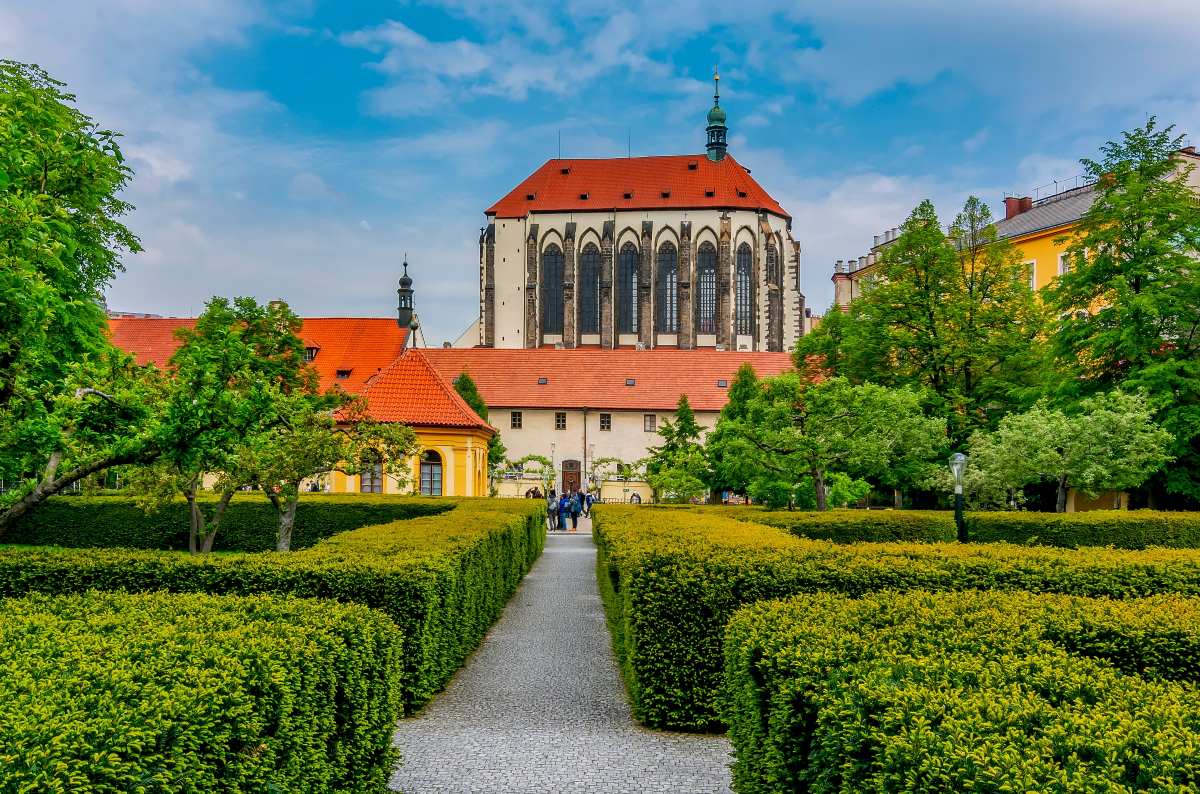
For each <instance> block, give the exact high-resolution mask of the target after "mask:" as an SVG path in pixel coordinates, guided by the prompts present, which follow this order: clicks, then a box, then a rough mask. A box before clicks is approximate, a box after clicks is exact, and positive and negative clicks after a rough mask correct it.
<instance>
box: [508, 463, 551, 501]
mask: <svg viewBox="0 0 1200 794" xmlns="http://www.w3.org/2000/svg"><path fill="white" fill-rule="evenodd" d="M513 465H515V466H516V467H517V468H519V469H520V470H521V472H522V473H523V474H525V475H526V476H532V477H536V478H538V480H539V481H540V482H541V484H542V491H543V492H544V493H546V494H549V493H550V491H551V489H553V488H554V482H555V480H557V479H558V473H557V472H555V471H554V461H552V460H550V458H547V457H546V456H545V455H526V456H525V457H523V458H521V459H520V460H517V461H514V463H513Z"/></svg>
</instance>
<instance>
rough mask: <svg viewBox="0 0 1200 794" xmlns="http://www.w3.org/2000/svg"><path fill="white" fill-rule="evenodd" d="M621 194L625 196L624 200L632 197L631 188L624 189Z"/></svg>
mask: <svg viewBox="0 0 1200 794" xmlns="http://www.w3.org/2000/svg"><path fill="white" fill-rule="evenodd" d="M623 195H624V196H625V200H626V201H628V200H629V199H631V198H633V191H632V190H626V191H625V193H624V194H623Z"/></svg>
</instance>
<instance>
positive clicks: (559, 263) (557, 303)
mask: <svg viewBox="0 0 1200 794" xmlns="http://www.w3.org/2000/svg"><path fill="white" fill-rule="evenodd" d="M562 330H563V253H562V249H561V248H559V247H558V246H557V245H554V244H553V243H551V244H550V246H549V247H547V248H546V250H545V251H543V252H542V333H544V334H561V333H562Z"/></svg>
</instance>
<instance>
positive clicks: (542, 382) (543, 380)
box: [538, 378, 550, 386]
mask: <svg viewBox="0 0 1200 794" xmlns="http://www.w3.org/2000/svg"><path fill="white" fill-rule="evenodd" d="M549 382H550V379H549V378H538V385H539V386H545V385H546V384H547V383H549Z"/></svg>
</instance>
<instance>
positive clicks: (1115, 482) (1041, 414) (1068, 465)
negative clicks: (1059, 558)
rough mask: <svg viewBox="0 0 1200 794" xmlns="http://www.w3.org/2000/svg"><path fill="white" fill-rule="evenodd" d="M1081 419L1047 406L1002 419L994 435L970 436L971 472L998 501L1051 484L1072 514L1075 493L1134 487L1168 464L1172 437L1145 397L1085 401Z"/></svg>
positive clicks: (1059, 501)
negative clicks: (1014, 492) (1003, 496)
mask: <svg viewBox="0 0 1200 794" xmlns="http://www.w3.org/2000/svg"><path fill="white" fill-rule="evenodd" d="M1079 408H1080V411H1079V413H1076V414H1066V413H1063V412H1062V411H1059V410H1056V409H1054V408H1051V407H1050V406H1048V405H1047V404H1046V403H1044V402H1041V403H1038V404H1037V405H1035V406H1034V407H1033V408H1031V409H1029V410H1028V411H1025V412H1023V413H1019V414H1010V415H1008V416H1006V417H1004V418H1003V419H1001V420H1000V424H999V427H997V429H996V430H995V431H993V432H978V433H976V434H975V435H973V436H972V437H971V442H970V465H969V467H968V468H969V469H975V470H976V471H978V472H979V473H980V475H981V479H982V482H981V483H980V484H979V487H981V488H988V487H990V489H991V494H993V499H994V495H995V494H997V493H1000V492H1006V491H1011V490H1014V489H1019V488H1022V487H1024V486H1026V485H1029V484H1030V483H1035V482H1041V481H1045V480H1050V481H1053V482H1054V483H1055V486H1056V488H1057V492H1058V498H1057V502H1056V510H1057V511H1058V512H1060V513H1061V512H1064V511H1065V510H1066V509H1067V494H1068V491H1069V490H1070V488H1072V487H1075V488H1078V489H1079V490H1081V491H1083V492H1084V493H1086V494H1088V495H1089V496H1092V497H1095V496H1096V495H1097V494H1099V493H1100V492H1101V491H1106V490H1114V491H1121V490H1125V489H1128V488H1134V487H1137V486H1139V485H1141V484H1142V483H1143V482H1145V480H1146V478H1147V477H1148V476H1150V474H1152V473H1153V472H1154V471H1156V470H1157V469H1158V468H1159V467H1161V466H1162V465H1163V464H1164V463H1166V462H1167V461H1168V460H1170V455H1169V453H1168V449H1169V447H1170V444H1171V440H1172V439H1171V434H1170V433H1168V432H1167V431H1166V430H1164V429H1162V428H1161V427H1159V426H1158V425H1156V424H1155V423H1154V420H1153V410H1152V409H1151V408H1150V405H1149V403H1148V401H1147V400H1146V398H1145V397H1143V396H1141V395H1131V394H1126V393H1124V392H1120V391H1114V392H1111V393H1109V394H1102V395H1096V396H1094V397H1090V398H1087V399H1084V400H1083V401H1082V402H1081V403H1080V405H1079Z"/></svg>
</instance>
